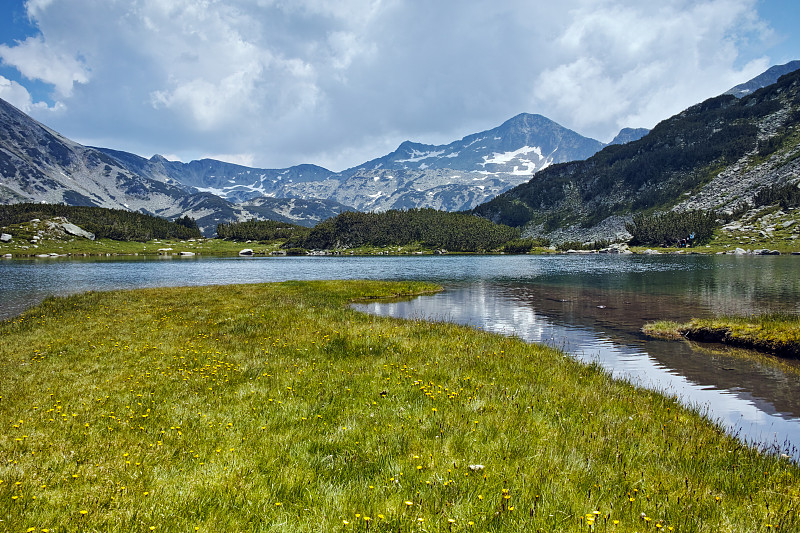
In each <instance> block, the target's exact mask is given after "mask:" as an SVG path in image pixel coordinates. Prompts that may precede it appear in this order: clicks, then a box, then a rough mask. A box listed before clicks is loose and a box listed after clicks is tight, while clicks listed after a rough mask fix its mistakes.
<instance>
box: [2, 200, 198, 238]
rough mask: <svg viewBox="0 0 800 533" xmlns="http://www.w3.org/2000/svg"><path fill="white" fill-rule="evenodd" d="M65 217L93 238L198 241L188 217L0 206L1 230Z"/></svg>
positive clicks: (49, 206) (100, 209)
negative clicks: (166, 217)
mask: <svg viewBox="0 0 800 533" xmlns="http://www.w3.org/2000/svg"><path fill="white" fill-rule="evenodd" d="M53 217H64V218H66V219H67V220H69V221H70V222H72V223H73V224H75V225H77V226H80V227H81V228H83V229H85V230H86V231H90V232H92V233H94V234H95V237H97V238H98V239H102V238H107V239H115V240H118V241H142V242H143V241H149V240H152V239H190V238H197V237H201V236H202V235H201V234H200V230H198V229H197V224H196V223H195V221H194V220H193V219H191V218H190V217H188V216H187V217H183V218H180V219H178V220H176V221H175V222H170V221H168V220H165V219H163V218H159V217H154V216H150V215H144V214H142V213H135V212H132V211H124V210H122V209H106V208H103V207H86V206H70V205H55V204H32V203H24V204H10V205H2V204H0V226H8V225H11V224H20V223H23V222H28V221H30V220H32V219H34V218H38V219H47V218H53Z"/></svg>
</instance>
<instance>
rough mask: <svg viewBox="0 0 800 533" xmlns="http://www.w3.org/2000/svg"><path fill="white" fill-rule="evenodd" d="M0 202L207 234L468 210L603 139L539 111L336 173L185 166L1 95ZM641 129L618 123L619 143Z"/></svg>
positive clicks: (405, 147) (405, 146) (584, 153)
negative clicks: (75, 133)
mask: <svg viewBox="0 0 800 533" xmlns="http://www.w3.org/2000/svg"><path fill="white" fill-rule="evenodd" d="M0 125H2V128H1V129H0V173H2V177H0V202H3V203H9V202H22V201H29V202H48V203H66V204H70V205H95V206H100V207H110V208H122V209H130V210H135V211H140V212H143V213H148V214H154V215H158V216H162V217H165V218H170V219H174V218H177V217H180V216H184V215H189V216H191V217H192V218H194V219H196V220H197V222H198V225H199V226H200V228H201V229H202V230H203V232H204V233H205V234H207V235H211V234H213V232H214V230H215V229H216V225H217V224H218V223H220V222H228V221H233V220H246V219H251V218H256V219H271V220H281V221H287V222H294V223H299V224H305V225H309V226H311V225H314V224H316V223H317V222H319V221H320V220H323V219H325V218H328V217H330V216H334V215H336V214H338V213H340V212H342V211H343V210H348V209H355V210H360V211H382V210H388V209H406V208H418V207H431V208H435V209H441V210H447V211H460V210H468V209H471V208H473V207H475V206H477V205H479V204H481V203H482V202H485V201H486V200H489V199H491V198H494V197H495V196H497V195H498V194H500V193H502V192H503V191H506V190H508V189H510V188H511V187H513V186H515V185H519V184H521V183H524V182H525V181H527V180H528V179H530V178H531V176H533V174H534V173H536V172H538V171H540V170H541V169H543V168H546V167H548V166H550V165H552V164H556V163H561V162H565V161H572V160H575V159H584V158H586V157H588V156H590V155H592V154H593V153H595V152H597V151H598V150H600V149H601V148H602V147H603V146H604V145H603V144H602V143H600V142H599V141H596V140H594V139H590V138H587V137H583V136H581V135H579V134H577V133H575V132H574V131H571V130H569V129H567V128H564V127H562V126H560V125H559V124H557V123H555V122H553V121H552V120H549V119H547V118H545V117H543V116H540V115H529V114H521V115H518V116H516V117H514V118H512V119H510V120H508V121H506V122H505V123H503V124H502V125H500V126H498V127H497V128H494V129H491V130H488V131H485V132H481V133H476V134H473V135H469V136H467V137H464V138H463V139H461V140H459V141H455V142H452V143H450V144H448V145H442V146H434V145H425V144H419V143H412V142H410V141H406V142H404V143H402V144H401V145H400V146H399V147H398V148H397V150H395V151H394V152H392V153H390V154H387V155H386V156H383V157H381V158H378V159H374V160H372V161H368V162H366V163H364V164H362V165H359V166H356V167H353V168H350V169H347V170H345V171H343V172H339V173H334V172H332V171H330V170H328V169H325V168H322V167H320V166H316V165H309V164H303V165H297V166H294V167H290V168H285V169H261V168H251V167H245V166H241V165H235V164H231V163H225V162H222V161H216V160H213V159H203V160H199V161H192V162H190V163H182V162H180V161H169V160H167V159H165V158H164V157H162V156H160V155H155V156H153V157H151V158H149V159H146V158H143V157H140V156H138V155H135V154H131V153H128V152H122V151H118V150H112V149H109V148H100V147H89V146H83V145H80V144H78V143H76V142H74V141H71V140H70V139H67V138H65V137H64V136H62V135H60V134H59V133H57V132H55V131H53V130H50V129H49V128H47V127H46V126H44V125H42V124H40V123H39V122H37V121H35V120H33V119H32V118H31V117H28V116H27V115H25V114H24V113H22V112H21V111H19V110H18V109H16V108H15V107H13V106H12V105H10V104H8V103H7V102H5V101H2V100H0ZM643 132H646V130H626V131H624V132H622V133H621V136H620V137H618V139H620V140H618V142H623V141H625V140H628V139H630V138H632V136H633V137H635V136H637V135H641V134H643Z"/></svg>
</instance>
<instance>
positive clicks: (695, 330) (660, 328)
mask: <svg viewBox="0 0 800 533" xmlns="http://www.w3.org/2000/svg"><path fill="white" fill-rule="evenodd" d="M642 331H644V333H646V334H648V335H652V336H654V337H662V338H668V339H678V338H687V339H691V340H699V341H707V342H721V343H724V344H730V345H732V346H739V347H743V348H750V349H754V350H759V351H762V352H768V353H772V354H775V355H780V356H783V357H789V358H800V316H797V315H787V314H774V315H756V316H723V317H718V318H707V319H699V318H693V319H692V320H691V321H689V322H687V323H685V324H678V323H677V322H669V321H661V322H653V323H651V324H646V325H645V326H644V328H642Z"/></svg>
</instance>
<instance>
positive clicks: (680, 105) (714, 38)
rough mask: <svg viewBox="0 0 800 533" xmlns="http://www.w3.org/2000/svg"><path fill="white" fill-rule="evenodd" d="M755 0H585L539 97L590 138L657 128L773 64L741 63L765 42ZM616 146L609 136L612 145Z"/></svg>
mask: <svg viewBox="0 0 800 533" xmlns="http://www.w3.org/2000/svg"><path fill="white" fill-rule="evenodd" d="M755 7H756V3H755V2H754V1H753V0H712V1H705V2H692V3H686V2H683V1H680V0H672V1H662V2H659V4H658V7H657V8H653V7H652V6H650V5H649V4H648V5H645V4H641V3H639V2H634V1H618V2H614V3H608V2H583V3H582V5H581V6H579V7H577V8H576V9H574V10H572V11H571V12H570V16H571V21H570V23H569V24H568V25H567V26H566V27H565V28H563V29H562V31H561V34H560V36H559V38H558V39H557V41H556V45H557V50H558V53H559V55H560V61H559V63H558V64H556V65H553V66H550V67H548V68H546V69H544V70H543V71H542V72H541V74H540V75H539V76H538V78H537V80H536V84H535V89H534V91H533V95H534V101H535V102H538V103H539V104H540V105H542V106H545V107H547V108H548V109H549V110H551V113H552V115H550V116H551V118H554V119H555V120H559V119H560V120H564V121H567V122H568V123H569V124H571V125H572V127H575V128H577V129H579V130H581V131H582V132H584V133H585V134H588V135H597V136H600V137H607V138H610V136H611V135H613V133H614V130H615V129H619V128H621V127H624V126H644V127H652V126H654V125H655V123H656V122H658V121H660V120H662V119H664V118H667V117H668V116H671V115H672V114H674V113H677V112H679V111H681V110H683V109H685V108H686V107H688V106H690V105H692V104H695V103H697V102H699V101H702V100H704V99H706V98H709V97H711V96H715V95H717V94H720V93H722V92H724V91H725V90H727V89H729V88H730V87H732V86H733V85H736V84H737V83H741V82H742V81H746V80H747V79H749V78H752V77H754V76H756V75H757V74H759V73H760V72H762V71H763V70H765V69H766V68H767V67H768V66H769V61H768V60H767V58H766V57H759V58H755V59H751V60H749V61H746V62H744V64H743V65H741V66H737V65H739V64H740V63H742V57H741V52H742V47H743V46H744V45H743V44H742V43H745V42H748V43H749V42H751V41H753V40H755V41H764V42H766V41H767V40H768V39H769V37H770V32H769V30H768V28H766V27H765V26H764V25H763V23H761V22H759V20H758V17H757V14H756V11H755ZM603 140H607V139H603Z"/></svg>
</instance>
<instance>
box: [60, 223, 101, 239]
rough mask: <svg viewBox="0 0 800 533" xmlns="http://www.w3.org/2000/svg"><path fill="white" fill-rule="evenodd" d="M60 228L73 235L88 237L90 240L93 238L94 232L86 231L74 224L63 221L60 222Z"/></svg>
mask: <svg viewBox="0 0 800 533" xmlns="http://www.w3.org/2000/svg"><path fill="white" fill-rule="evenodd" d="M61 229H63V230H64V232H65V233H68V234H69V235H74V236H75V237H83V238H84V239H89V240H90V241H93V240H94V233H92V232H90V231H86V230H85V229H83V228H79V227H78V226H76V225H75V224H71V223H69V222H65V223H63V224H61Z"/></svg>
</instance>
